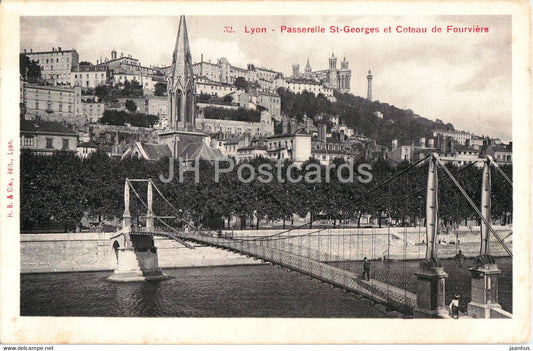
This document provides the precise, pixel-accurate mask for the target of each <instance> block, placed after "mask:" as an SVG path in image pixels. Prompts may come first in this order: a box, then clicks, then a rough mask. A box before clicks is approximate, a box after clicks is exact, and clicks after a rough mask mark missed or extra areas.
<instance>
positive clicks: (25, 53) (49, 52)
mask: <svg viewBox="0 0 533 351" xmlns="http://www.w3.org/2000/svg"><path fill="white" fill-rule="evenodd" d="M60 52H76V50H75V49H72V50H54V51H33V52H22V53H21V54H24V55H35V54H58V53H60Z"/></svg>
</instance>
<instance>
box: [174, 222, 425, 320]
mask: <svg viewBox="0 0 533 351" xmlns="http://www.w3.org/2000/svg"><path fill="white" fill-rule="evenodd" d="M180 237H181V238H182V239H186V240H193V241H197V242H201V243H204V244H210V245H213V246H217V247H220V248H224V249H230V250H233V251H236V252H239V253H242V254H245V255H249V256H253V257H255V258H259V259H263V260H266V261H270V262H272V263H275V264H280V265H281V266H284V267H287V268H290V269H293V270H296V271H300V272H302V273H305V274H307V275H310V276H313V277H315V278H317V279H319V280H321V281H324V282H328V283H330V284H333V285H335V286H338V287H341V288H344V289H347V290H350V291H353V292H356V293H358V294H360V295H363V296H366V297H368V298H371V299H373V300H375V301H378V302H381V303H384V304H387V305H389V306H391V307H393V308H395V309H397V310H399V311H403V312H408V313H410V312H411V311H412V309H413V308H414V307H415V306H416V295H415V294H413V293H412V292H409V291H407V290H404V289H401V288H398V287H395V286H391V285H389V284H386V283H384V282H380V281H378V280H376V279H371V280H370V281H364V280H361V279H360V276H359V275H358V274H355V273H354V272H350V271H347V270H344V269H342V268H339V267H335V266H333V265H330V264H326V263H323V262H320V261H318V260H314V259H311V258H307V257H304V256H302V255H297V254H294V253H292V252H286V251H282V250H279V249H277V248H274V247H270V246H268V245H266V244H261V245H258V244H257V243H256V242H253V241H243V240H233V239H231V238H225V237H219V236H216V235H215V236H213V235H206V234H200V233H198V232H190V233H183V232H181V233H180Z"/></svg>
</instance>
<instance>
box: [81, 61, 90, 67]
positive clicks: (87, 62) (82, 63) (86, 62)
mask: <svg viewBox="0 0 533 351" xmlns="http://www.w3.org/2000/svg"><path fill="white" fill-rule="evenodd" d="M79 65H80V66H92V65H93V64H92V63H90V62H89V61H81V62H80V63H79Z"/></svg>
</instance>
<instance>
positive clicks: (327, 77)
mask: <svg viewBox="0 0 533 351" xmlns="http://www.w3.org/2000/svg"><path fill="white" fill-rule="evenodd" d="M292 76H293V78H306V79H311V80H314V81H316V82H319V83H320V84H322V85H324V86H325V87H328V88H332V89H335V90H337V91H339V92H341V93H349V92H350V79H351V77H352V70H351V69H349V68H348V60H346V57H345V58H344V59H343V60H342V62H341V67H340V68H337V57H335V54H334V53H332V54H331V57H330V58H329V68H328V69H324V70H320V71H313V70H312V68H311V64H310V63H309V58H308V59H307V64H306V65H305V70H304V72H302V73H300V65H299V64H294V65H292Z"/></svg>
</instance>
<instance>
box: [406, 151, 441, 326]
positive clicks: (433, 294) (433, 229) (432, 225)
mask: <svg viewBox="0 0 533 351" xmlns="http://www.w3.org/2000/svg"><path fill="white" fill-rule="evenodd" d="M437 157H438V156H437V155H433V156H431V158H430V160H429V171H428V182H427V194H426V257H425V259H424V260H423V261H422V262H421V263H420V269H419V270H418V271H417V272H415V275H416V278H417V282H416V290H417V291H416V298H417V308H415V310H414V313H413V314H414V317H415V318H447V317H448V312H447V311H446V307H445V304H446V301H445V298H446V277H448V274H446V272H444V268H443V267H442V265H441V263H440V261H439V258H438V256H437V242H438V223H439V222H438V208H439V199H438V191H439V180H438V176H437Z"/></svg>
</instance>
